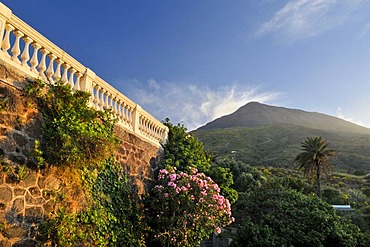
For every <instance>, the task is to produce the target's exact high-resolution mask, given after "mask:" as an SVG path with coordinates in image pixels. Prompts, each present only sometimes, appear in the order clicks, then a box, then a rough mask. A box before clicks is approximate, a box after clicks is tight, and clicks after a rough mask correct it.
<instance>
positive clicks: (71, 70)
mask: <svg viewBox="0 0 370 247" xmlns="http://www.w3.org/2000/svg"><path fill="white" fill-rule="evenodd" d="M75 73H76V70H75V69H74V68H70V69H69V81H68V83H69V85H71V89H74V87H75V83H74V77H73V76H74V74H75Z"/></svg>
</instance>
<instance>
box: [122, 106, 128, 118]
mask: <svg viewBox="0 0 370 247" xmlns="http://www.w3.org/2000/svg"><path fill="white" fill-rule="evenodd" d="M122 109H123V112H122V118H123V121H125V123H128V121H127V120H128V118H127V111H128V110H127V104H126V103H125V102H122Z"/></svg>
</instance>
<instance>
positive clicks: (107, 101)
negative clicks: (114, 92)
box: [104, 91, 111, 109]
mask: <svg viewBox="0 0 370 247" xmlns="http://www.w3.org/2000/svg"><path fill="white" fill-rule="evenodd" d="M110 95H111V94H110V93H109V92H108V91H106V94H105V103H104V107H105V109H109V108H110V106H109V96H110Z"/></svg>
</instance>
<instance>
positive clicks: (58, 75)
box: [53, 58, 63, 81]
mask: <svg viewBox="0 0 370 247" xmlns="http://www.w3.org/2000/svg"><path fill="white" fill-rule="evenodd" d="M55 62H56V63H57V68H56V70H55V73H54V77H53V78H54V80H56V81H57V80H60V79H61V78H62V73H61V72H60V69H61V67H62V63H63V61H62V60H61V59H60V58H58V59H57V60H55Z"/></svg>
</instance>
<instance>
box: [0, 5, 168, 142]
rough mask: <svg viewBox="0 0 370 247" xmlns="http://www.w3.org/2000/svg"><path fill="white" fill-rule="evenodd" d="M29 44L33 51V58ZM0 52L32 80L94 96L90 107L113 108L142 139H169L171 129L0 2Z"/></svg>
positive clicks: (154, 140)
mask: <svg viewBox="0 0 370 247" xmlns="http://www.w3.org/2000/svg"><path fill="white" fill-rule="evenodd" d="M11 37H12V38H11ZM11 42H13V43H11ZM21 44H23V50H21V47H22V45H21ZM30 45H31V46H32V50H33V53H32V57H31V59H30V56H31V54H30V53H31V51H32V50H30ZM10 48H11V50H10V53H11V55H10V54H9V49H10ZM0 49H1V51H0V59H1V60H3V61H4V62H7V63H8V64H10V65H12V66H14V67H15V68H17V69H19V70H21V71H22V72H24V73H26V74H27V75H28V76H30V77H35V78H36V77H40V78H42V79H43V80H44V81H49V82H50V83H54V82H55V81H58V80H61V81H62V82H63V83H64V84H69V85H70V86H71V88H72V90H74V91H75V90H83V91H86V92H89V93H90V94H91V97H90V102H89V106H91V107H94V108H96V109H98V110H104V109H112V112H113V114H115V116H116V117H117V119H118V125H121V126H122V127H123V128H125V129H127V130H129V131H132V132H133V133H135V134H136V135H137V136H139V137H140V138H142V139H145V140H146V141H149V142H150V143H152V144H153V145H156V146H159V145H160V142H164V141H165V140H166V138H167V132H168V129H167V127H165V126H164V125H163V124H162V123H161V122H160V121H158V120H157V119H155V118H154V117H152V116H151V115H150V114H149V113H147V112H146V111H144V110H143V109H141V107H140V106H139V105H137V104H136V103H134V102H133V101H131V100H130V99H128V98H127V97H126V96H124V95H123V94H122V93H120V92H119V91H118V90H116V89H115V88H113V87H112V86H111V85H110V84H108V83H107V82H105V81H104V80H103V79H101V78H100V77H98V76H97V75H95V73H94V72H93V71H92V70H90V69H89V68H87V67H85V66H83V65H82V64H81V63H79V62H78V61H77V60H75V59H74V58H73V57H72V56H70V55H69V54H67V53H66V52H65V51H63V50H62V49H60V48H59V47H58V46H56V45H55V44H54V43H52V42H51V41H49V40H48V39H47V38H45V37H44V36H42V35H41V34H40V33H39V32H37V31H36V30H35V29H33V28H32V27H30V26H29V25H28V24H27V23H25V22H24V21H22V20H21V19H19V18H18V17H17V16H16V15H14V14H13V13H12V11H11V10H10V9H9V8H7V7H6V6H5V5H4V4H2V3H0ZM39 53H41V59H40V60H39V55H38V54H39ZM54 63H55V64H56V68H55V69H54ZM62 68H63V71H62ZM62 72H63V74H62Z"/></svg>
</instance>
